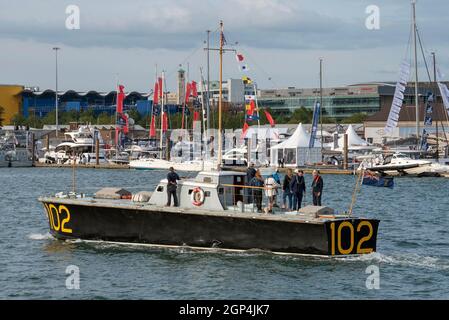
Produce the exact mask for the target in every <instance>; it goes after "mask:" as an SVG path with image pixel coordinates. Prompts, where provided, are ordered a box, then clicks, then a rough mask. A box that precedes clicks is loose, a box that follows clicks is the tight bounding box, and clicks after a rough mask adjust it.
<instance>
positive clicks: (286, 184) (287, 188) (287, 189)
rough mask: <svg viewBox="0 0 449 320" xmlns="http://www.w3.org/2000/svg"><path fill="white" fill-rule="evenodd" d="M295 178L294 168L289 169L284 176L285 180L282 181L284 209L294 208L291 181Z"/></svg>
mask: <svg viewBox="0 0 449 320" xmlns="http://www.w3.org/2000/svg"><path fill="white" fill-rule="evenodd" d="M292 178H293V171H292V169H288V170H287V174H286V175H285V177H284V181H283V183H282V208H283V209H292V208H293V204H292V193H291V191H290V182H291V181H292ZM287 199H288V206H287Z"/></svg>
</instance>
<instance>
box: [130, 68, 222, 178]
mask: <svg viewBox="0 0 449 320" xmlns="http://www.w3.org/2000/svg"><path fill="white" fill-rule="evenodd" d="M159 79H160V80H159ZM159 79H158V81H157V84H156V85H155V90H154V93H153V111H152V119H151V121H152V122H151V126H150V136H156V131H155V129H154V127H155V116H154V109H155V108H156V106H157V105H158V101H159V99H160V100H161V111H160V113H161V128H160V144H159V148H160V155H159V158H157V157H142V158H140V159H136V160H132V161H130V162H129V167H130V168H132V169H138V170H168V169H169V168H174V169H175V170H178V171H192V172H199V171H204V170H206V171H208V170H211V169H213V168H216V166H217V164H216V161H213V160H205V159H204V158H205V156H204V155H201V157H200V158H198V159H182V158H181V159H179V161H173V160H166V159H163V135H164V133H166V132H167V129H168V128H167V127H168V123H167V118H168V117H167V113H166V112H165V110H164V106H165V93H164V80H165V74H164V72H163V73H162V77H161V78H159ZM189 85H190V84H189ZM195 91H196V90H195ZM187 95H188V94H187ZM183 114H184V110H183ZM203 114H204V113H203ZM183 123H184V121H183ZM183 143H184V144H185V142H182V141H180V142H178V144H180V145H181V146H180V148H181V149H182V148H183V146H182V144H183ZM166 148H168V146H166ZM189 150H190V148H189Z"/></svg>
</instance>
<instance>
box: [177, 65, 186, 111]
mask: <svg viewBox="0 0 449 320" xmlns="http://www.w3.org/2000/svg"><path fill="white" fill-rule="evenodd" d="M185 97H186V72H185V71H184V70H183V69H179V70H178V94H177V96H176V103H177V104H179V105H181V104H183V103H184V101H185Z"/></svg>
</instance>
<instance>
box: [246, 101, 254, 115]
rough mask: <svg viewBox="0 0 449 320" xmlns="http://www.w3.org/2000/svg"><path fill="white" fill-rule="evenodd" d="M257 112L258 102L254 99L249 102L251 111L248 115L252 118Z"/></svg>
mask: <svg viewBox="0 0 449 320" xmlns="http://www.w3.org/2000/svg"><path fill="white" fill-rule="evenodd" d="M255 110H256V102H255V101H254V100H253V99H251V101H250V102H249V109H248V111H247V113H246V114H247V115H249V116H252V115H253V114H254V111H255Z"/></svg>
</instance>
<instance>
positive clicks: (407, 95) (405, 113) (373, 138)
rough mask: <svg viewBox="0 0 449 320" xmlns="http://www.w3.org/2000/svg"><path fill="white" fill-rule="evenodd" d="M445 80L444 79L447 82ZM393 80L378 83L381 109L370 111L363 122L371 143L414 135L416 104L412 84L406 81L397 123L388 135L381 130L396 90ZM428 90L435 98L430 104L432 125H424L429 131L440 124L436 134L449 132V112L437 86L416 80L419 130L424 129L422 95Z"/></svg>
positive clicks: (431, 131)
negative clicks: (417, 82)
mask: <svg viewBox="0 0 449 320" xmlns="http://www.w3.org/2000/svg"><path fill="white" fill-rule="evenodd" d="M446 84H447V83H446ZM395 86H396V84H395V83H392V82H391V83H384V84H382V85H379V87H378V92H379V98H380V110H379V111H378V112H376V113H375V114H373V115H371V116H370V117H368V118H367V119H366V121H365V122H364V127H365V139H366V140H367V141H368V142H370V143H382V142H384V140H386V139H399V138H409V137H412V136H413V137H416V107H415V87H414V85H409V86H407V87H406V89H405V92H404V104H403V106H402V108H401V112H400V114H399V121H398V126H397V127H396V128H395V130H394V131H393V133H392V134H391V135H389V136H386V135H385V134H384V131H383V129H384V127H385V125H386V123H387V120H388V115H389V113H390V109H391V104H392V102H393V96H394V91H395ZM429 92H433V93H435V92H436V93H437V94H436V97H437V99H436V102H435V103H434V108H433V115H432V118H433V127H426V131H427V132H428V133H432V134H434V133H435V132H436V125H437V123H438V126H439V135H441V136H444V135H447V136H449V127H448V120H449V118H448V114H447V112H446V110H445V108H444V106H443V102H442V99H441V94H440V92H439V89H437V88H436V86H435V85H434V84H433V83H428V82H421V83H419V84H418V94H419V127H420V134H421V133H422V130H423V129H424V116H425V101H424V100H425V97H426V96H427V94H428V93H429Z"/></svg>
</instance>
